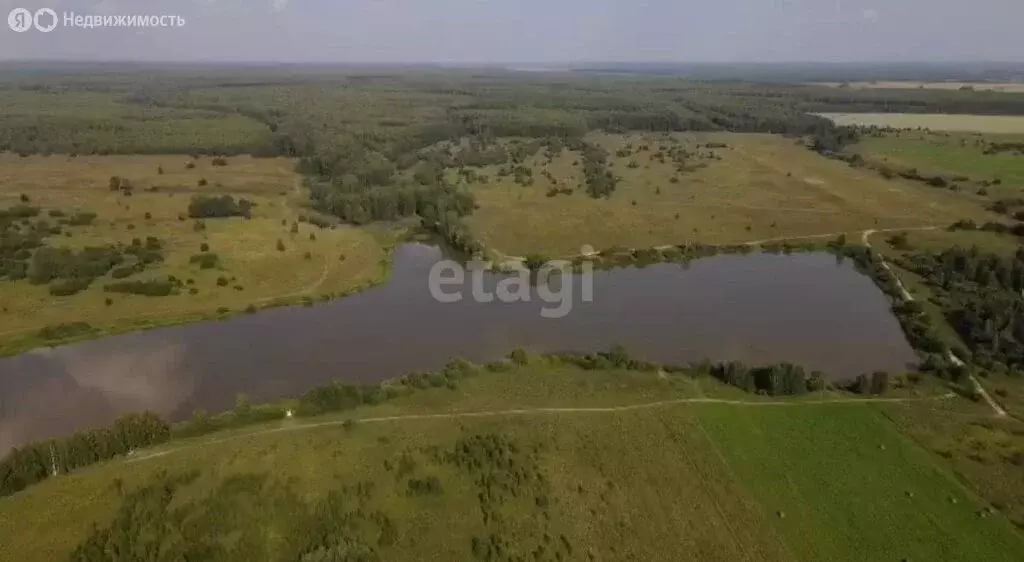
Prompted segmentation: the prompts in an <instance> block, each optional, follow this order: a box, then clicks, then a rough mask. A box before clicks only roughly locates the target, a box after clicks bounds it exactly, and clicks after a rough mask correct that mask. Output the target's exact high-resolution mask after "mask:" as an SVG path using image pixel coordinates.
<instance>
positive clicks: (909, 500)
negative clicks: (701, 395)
mask: <svg viewBox="0 0 1024 562" xmlns="http://www.w3.org/2000/svg"><path fill="white" fill-rule="evenodd" d="M698 410H699V414H698V417H699V418H700V420H701V425H702V427H703V428H704V430H705V431H706V432H707V435H708V436H709V438H710V440H711V441H713V442H714V443H715V444H716V446H717V448H718V450H719V451H720V452H721V455H722V457H723V459H724V462H725V464H727V466H728V467H729V470H731V471H732V472H733V473H734V474H735V475H736V477H737V478H738V479H739V480H740V481H741V482H742V484H743V486H744V487H745V489H746V490H748V491H749V493H750V494H751V495H752V496H753V497H754V498H756V500H757V502H758V504H759V505H760V508H761V509H762V510H763V511H764V512H765V513H764V515H765V517H774V518H776V519H777V521H776V522H775V524H774V526H775V527H776V528H777V529H778V531H779V532H780V533H781V534H782V535H783V537H784V538H785V540H786V543H787V544H788V546H789V547H790V549H791V554H792V555H793V558H795V559H800V560H849V559H860V560H886V559H895V560H900V559H910V560H939V559H942V560H963V561H970V560H999V559H1008V558H1007V557H1008V556H1011V554H1010V553H1011V552H1012V551H1013V549H1014V548H1015V547H1014V546H1013V545H1014V543H1015V542H1016V541H1015V540H1014V539H1013V538H1011V535H1012V532H1011V531H1010V530H1009V528H1008V527H1009V525H1008V524H1007V522H1006V521H1005V520H1003V521H1000V522H994V521H989V520H985V519H981V518H979V517H978V515H977V512H978V510H980V509H981V508H982V505H983V504H982V503H981V502H979V501H977V499H975V498H974V497H973V494H971V493H970V492H968V491H966V490H964V489H962V488H961V486H960V485H959V484H958V483H957V482H956V481H955V480H954V479H953V478H952V477H951V475H950V474H949V473H948V472H947V471H946V470H945V469H944V468H942V467H940V466H938V465H937V463H936V462H935V461H934V459H932V458H930V457H929V456H928V454H927V453H926V452H925V451H923V450H921V449H919V448H917V447H915V446H913V445H911V444H910V443H908V439H907V438H906V437H904V436H902V435H901V434H900V433H899V432H898V431H897V430H896V428H895V427H894V426H893V425H892V424H891V423H889V422H888V421H887V420H885V418H884V417H882V416H881V415H879V413H878V412H877V411H875V410H874V409H873V408H871V407H864V406H857V405H852V406H845V405H844V406H838V407H837V406H808V407H805V408H799V409H792V408H791V409H787V410H780V409H766V408H760V409H757V408H746V409H733V410H727V409H723V408H715V407H706V406H700V407H698ZM954 501H955V503H953V502H954ZM803 537H813V540H802V538H803ZM966 537H970V538H969V539H965V538H966Z"/></svg>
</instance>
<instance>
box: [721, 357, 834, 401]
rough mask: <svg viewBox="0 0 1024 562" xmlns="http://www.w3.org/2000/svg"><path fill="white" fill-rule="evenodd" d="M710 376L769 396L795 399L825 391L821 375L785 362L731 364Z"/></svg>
mask: <svg viewBox="0 0 1024 562" xmlns="http://www.w3.org/2000/svg"><path fill="white" fill-rule="evenodd" d="M711 374H712V376H714V377H715V378H717V379H718V380H720V381H722V382H724V383H726V384H728V385H731V386H735V387H736V388H741V389H743V390H745V391H747V392H752V393H763V394H767V395H769V396H794V395H800V394H806V393H807V392H809V391H810V392H813V391H817V390H822V389H824V388H825V379H824V375H823V374H821V373H818V372H813V373H807V372H806V371H805V370H804V369H803V368H802V367H799V366H796V365H791V364H788V363H782V364H779V365H771V366H767V367H758V368H751V367H748V366H747V365H744V364H742V363H740V362H737V361H733V362H729V363H723V364H720V365H716V366H714V367H712V369H711Z"/></svg>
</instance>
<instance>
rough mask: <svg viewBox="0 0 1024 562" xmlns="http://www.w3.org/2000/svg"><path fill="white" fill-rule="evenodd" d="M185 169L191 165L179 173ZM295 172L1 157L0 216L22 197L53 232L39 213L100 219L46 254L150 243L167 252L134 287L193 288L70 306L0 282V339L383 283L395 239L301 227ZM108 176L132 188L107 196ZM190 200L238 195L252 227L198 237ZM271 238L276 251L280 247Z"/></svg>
mask: <svg viewBox="0 0 1024 562" xmlns="http://www.w3.org/2000/svg"><path fill="white" fill-rule="evenodd" d="M189 162H193V163H194V168H191V169H189V168H186V164H187V163H189ZM159 169H162V170H163V173H160V172H159ZM292 169H293V163H292V162H291V161H290V160H287V159H255V158H249V157H232V158H229V159H228V165H227V166H213V165H212V164H211V160H210V159H209V158H198V159H196V160H192V158H190V157H188V156H181V155H169V156H78V157H68V156H48V157H44V156H29V157H25V158H22V157H18V156H14V155H9V154H8V155H2V156H0V208H5V207H10V206H13V205H16V204H18V203H19V200H20V196H21V195H22V194H24V195H26V196H27V197H28V198H29V204H30V205H33V206H36V207H39V208H41V209H42V212H41V213H40V217H39V219H41V220H46V221H49V222H50V223H51V224H56V221H57V219H55V218H51V217H50V216H48V214H47V213H48V211H50V210H60V211H63V212H65V213H67V214H68V215H71V214H73V213H74V212H75V211H88V212H92V213H95V214H96V215H97V216H96V219H95V220H94V221H93V224H91V225H89V226H80V227H69V228H65V229H64V230H65V233H64V234H61V235H51V236H50V237H49V238H48V239H47V241H46V245H48V246H55V247H69V248H74V249H81V248H84V247H87V246H103V245H109V244H125V245H130V244H131V243H132V240H133V239H142V240H145V239H146V237H147V236H153V237H156V238H158V239H160V240H161V242H162V243H163V245H164V249H163V250H162V251H163V254H164V256H165V260H164V262H163V263H161V264H157V265H156V266H151V267H149V268H147V269H146V271H144V272H142V273H138V274H136V275H134V276H133V277H131V279H152V278H158V277H166V276H167V275H174V276H176V277H178V278H179V279H181V280H182V281H183V282H185V281H188V280H191V282H189V284H188V285H187V288H186V289H185V290H182V291H181V294H178V295H172V296H168V297H146V296H138V295H127V294H111V293H106V292H104V291H103V289H102V286H103V285H104V284H105V283H107V282H109V281H111V279H109V278H101V279H98V280H97V281H96V282H94V283H93V285H92V286H91V287H90V288H89V289H87V290H86V291H84V292H82V293H79V294H77V295H73V296H68V297H55V296H52V295H51V294H50V292H49V291H48V288H47V286H46V285H32V284H30V283H29V282H28V281H27V280H23V281H17V282H10V281H4V282H0V307H2V308H0V319H2V328H0V341H3V342H4V343H5V344H7V345H9V346H11V347H12V348H14V349H17V348H19V347H24V346H25V345H30V344H31V343H33V338H34V337H35V334H36V333H38V331H39V330H40V329H42V328H43V327H46V326H51V325H56V324H62V323H71V322H87V323H89V324H91V325H92V326H93V327H94V328H96V329H98V330H102V331H122V330H128V329H133V328H137V327H145V326H150V325H160V324H166V323H173V322H179V321H186V320H189V319H196V318H203V317H209V316H212V315H216V314H217V311H218V310H219V309H221V311H223V310H231V311H234V312H238V311H241V310H242V309H244V308H246V307H248V306H250V305H252V306H255V307H260V306H265V305H270V304H274V303H278V302H294V301H296V300H298V299H300V298H304V297H311V298H312V297H318V296H321V295H327V294H338V293H345V292H348V291H351V290H354V289H357V288H359V287H362V286H365V285H366V284H369V283H373V282H376V281H379V280H381V279H382V276H383V274H384V271H383V268H384V266H383V265H382V262H383V261H385V260H386V258H387V252H386V248H385V246H386V245H387V244H388V243H389V240H391V239H392V238H393V236H394V235H395V233H393V232H390V231H388V230H386V229H383V228H377V229H358V228H353V227H347V226H339V227H337V228H334V229H323V228H319V227H316V226H314V225H312V224H309V223H305V222H300V221H299V217H300V215H301V214H303V213H305V212H306V211H304V210H303V209H302V208H301V206H300V205H301V203H302V202H303V201H304V200H305V194H304V193H302V191H301V189H300V181H299V177H298V176H297V175H296V174H295V173H294V172H293V171H292ZM114 175H117V176H121V177H125V178H128V179H130V181H131V182H132V184H133V186H134V190H133V192H132V195H131V196H125V195H124V194H122V193H121V192H119V191H116V190H111V189H110V187H109V182H110V177H111V176H114ZM200 180H206V185H202V186H201V185H199V183H200ZM197 194H204V195H224V194H229V195H232V196H234V197H235V198H236V199H237V198H246V199H248V200H250V201H252V202H254V203H255V204H256V206H255V207H254V210H253V218H252V219H251V220H245V219H242V218H240V217H235V218H222V219H206V220H204V221H203V223H204V224H205V229H203V230H197V229H196V221H195V220H193V219H191V218H188V216H187V215H188V206H189V202H190V199H191V198H192V196H193V195H197ZM293 224H295V225H297V226H296V227H295V228H297V232H292V230H293ZM278 240H281V241H282V243H283V245H284V247H285V249H284V251H280V250H278V248H277V241H278ZM202 244H207V245H208V246H209V251H210V252H212V253H215V254H217V256H218V257H219V261H220V263H219V265H218V266H217V267H215V268H212V269H205V270H203V269H200V268H199V266H198V265H196V264H193V263H190V261H189V260H190V258H191V257H192V256H193V255H196V254H199V253H201V245H202ZM221 277H223V278H226V279H227V280H228V283H227V284H226V285H225V286H220V285H218V278H221ZM188 289H195V294H191V291H190V290H188ZM107 299H110V301H111V302H109V303H108V302H107Z"/></svg>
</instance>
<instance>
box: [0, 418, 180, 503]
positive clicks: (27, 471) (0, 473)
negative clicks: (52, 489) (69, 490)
mask: <svg viewBox="0 0 1024 562" xmlns="http://www.w3.org/2000/svg"><path fill="white" fill-rule="evenodd" d="M170 435H171V432H170V427H169V426H168V425H167V423H166V422H164V421H163V420H161V419H160V418H158V417H157V416H156V415H155V414H152V413H143V414H129V415H126V416H123V417H121V418H119V419H118V420H117V421H116V422H114V424H113V425H112V426H110V427H106V428H102V429H94V430H90V431H84V432H80V433H76V434H75V435H73V436H71V437H68V438H66V439H57V440H51V441H41V442H37V443H33V444H30V445H27V446H25V447H23V448H21V449H14V450H12V451H11V452H10V453H9V454H8V455H7V456H5V457H4V459H3V461H2V462H0V496H8V495H10V494H13V493H15V492H19V491H21V490H23V489H25V488H27V487H28V486H31V485H32V484H35V483H37V482H41V481H43V480H45V479H47V478H50V477H51V476H56V475H57V474H65V473H67V472H69V471H72V470H75V469H78V468H82V467H85V466H89V465H92V464H95V463H97V462H100V461H104V460H108V459H112V458H114V457H115V456H118V455H124V454H126V453H128V452H130V451H133V450H135V449H138V448H141V447H150V446H152V445H156V444H159V443H164V442H166V441H167V440H168V439H169V438H170Z"/></svg>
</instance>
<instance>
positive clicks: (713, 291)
mask: <svg viewBox="0 0 1024 562" xmlns="http://www.w3.org/2000/svg"><path fill="white" fill-rule="evenodd" d="M440 259H442V253H441V250H440V249H438V248H437V247H434V246H429V245H423V244H415V243H414V244H404V245H402V246H399V247H398V248H397V249H396V252H395V265H394V269H393V272H392V276H391V278H390V279H389V281H388V282H387V283H386V284H384V285H381V286H379V287H377V288H374V289H371V290H368V291H365V292H363V293H360V294H357V295H354V296H351V297H347V298H344V299H341V300H337V301H334V302H330V303H322V304H318V305H316V306H314V307H297V308H279V309H273V310H267V311H263V312H260V313H258V314H253V315H244V316H236V317H233V318H230V319H227V320H222V321H211V322H206V323H201V324H191V325H185V326H177V327H171V328H161V329H156V330H150V331H146V332H136V333H131V334H125V335H120V336H112V337H108V338H104V339H100V340H95V341H89V342H83V343H78V344H73V345H68V346H64V347H59V348H55V349H45V350H38V351H33V352H30V353H26V354H23V355H20V356H17V357H12V358H7V359H2V360H0V451H7V450H8V449H9V448H10V447H12V446H17V445H18V444H22V443H25V442H27V441H30V440H34V439H39V438H43V437H48V436H54V435H64V434H70V433H73V432H74V431H77V430H79V429H85V428H90V427H94V426H99V425H105V424H108V423H110V422H112V421H113V420H114V419H116V418H117V417H118V416H119V415H121V414H124V413H126V412H133V411H142V410H151V411H153V412H156V413H158V414H160V415H161V416H163V417H165V418H167V419H169V420H172V421H177V420H181V419H184V418H187V417H189V416H190V415H191V414H192V412H193V411H195V410H196V409H198V408H202V409H205V410H207V411H209V412H216V411H221V410H225V409H229V408H231V407H233V405H234V402H235V397H236V396H237V395H238V394H240V393H242V394H246V395H248V396H249V397H250V398H251V400H252V401H254V402H260V401H268V400H273V399H278V398H284V397H297V396H299V395H301V394H302V393H304V392H305V391H306V390H308V389H310V388H311V387H314V386H318V385H322V384H324V383H326V382H328V381H331V380H335V379H340V380H346V381H365V382H375V381H380V380H383V379H388V378H393V377H396V376H400V375H404V374H406V373H408V372H410V371H415V370H430V369H438V368H440V367H442V366H443V365H444V364H445V363H446V362H447V361H448V360H449V359H450V358H452V357H454V356H461V357H463V358H466V359H469V360H472V361H477V362H484V361H490V360H494V359H497V358H500V357H502V356H504V355H506V354H507V353H508V352H509V351H511V350H512V349H513V348H514V347H517V346H519V347H524V348H526V349H528V350H530V351H535V352H553V351H581V352H588V351H602V350H606V349H608V348H609V347H610V346H611V345H613V344H616V343H620V344H622V345H624V346H626V348H627V349H628V350H629V351H630V353H631V354H633V355H636V356H638V357H642V358H644V359H648V360H652V361H657V362H663V363H685V362H692V361H699V360H701V359H704V358H707V359H711V360H715V361H718V360H739V361H743V362H745V363H748V364H755V365H756V364H769V363H778V362H783V361H788V362H792V363H796V364H799V365H803V366H805V367H807V368H809V369H816V370H821V371H824V372H826V373H828V374H829V375H830V376H831V377H833V378H852V377H854V376H856V375H858V374H861V373H870V372H872V371H876V370H886V371H891V372H897V371H901V370H904V369H906V368H908V367H909V366H911V365H912V364H913V363H914V361H915V355H914V353H913V351H912V349H911V348H910V346H909V344H908V343H907V341H906V339H905V337H904V336H903V333H902V331H901V330H900V327H899V323H898V322H897V321H896V319H895V318H894V317H893V316H892V314H891V313H890V310H889V303H888V300H887V298H886V297H885V295H883V294H882V293H881V291H879V290H878V288H877V287H875V285H874V283H873V282H872V281H871V280H870V279H869V278H867V277H866V276H864V275H861V274H860V273H858V272H857V271H856V270H855V269H854V266H853V264H852V262H850V261H846V262H840V261H838V260H837V258H836V257H835V256H833V255H831V254H827V253H802V254H792V255H772V254H750V255H744V256H741V255H722V256H716V257H712V258H705V259H701V260H697V261H693V262H691V263H689V264H657V265H653V266H649V267H646V268H643V269H637V268H632V267H631V268H620V269H615V270H610V271H600V272H597V273H596V274H595V275H594V279H593V301H592V302H573V309H572V311H571V312H570V313H569V314H567V315H566V316H565V317H563V318H558V319H552V318H545V317H543V316H542V315H541V310H542V308H547V309H550V308H552V306H553V305H551V304H546V303H544V302H540V301H539V300H538V299H536V298H534V299H533V301H532V302H518V303H504V302H498V301H495V302H491V303H486V304H483V303H477V302H474V301H472V300H471V299H468V298H467V299H463V300H462V301H461V302H458V303H451V304H445V303H440V302H438V301H436V300H435V299H434V298H433V297H432V296H431V293H430V290H429V287H428V282H427V280H428V275H429V272H430V270H431V267H432V266H433V265H434V264H435V263H437V261H438V260H440ZM501 278H502V277H500V276H497V275H494V274H487V275H486V277H485V286H489V287H493V286H494V285H495V284H496V283H497V280H498V279H501ZM566 282H569V280H566ZM571 282H572V283H574V284H575V286H577V288H578V289H582V286H581V284H582V281H581V280H580V278H578V277H576V276H574V277H573V278H572V279H571ZM469 284H470V280H469V279H467V280H466V286H465V291H464V294H465V295H467V296H469V295H470V294H471V293H470V290H469ZM456 289H458V287H451V286H448V287H446V288H445V291H446V292H447V293H453V292H455V291H456ZM574 295H575V297H576V301H578V300H579V296H580V295H581V290H576V291H575V292H574ZM0 454H3V453H0Z"/></svg>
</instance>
